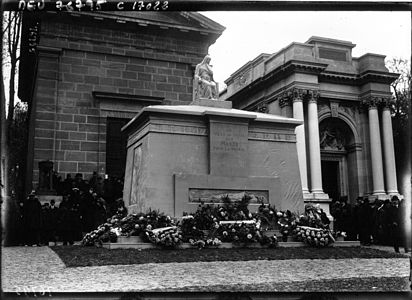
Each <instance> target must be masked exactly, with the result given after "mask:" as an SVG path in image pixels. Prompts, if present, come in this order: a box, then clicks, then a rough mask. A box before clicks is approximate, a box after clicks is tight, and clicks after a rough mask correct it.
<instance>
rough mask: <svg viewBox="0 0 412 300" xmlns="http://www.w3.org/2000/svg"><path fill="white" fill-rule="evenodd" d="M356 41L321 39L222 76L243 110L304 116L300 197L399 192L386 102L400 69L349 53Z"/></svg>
mask: <svg viewBox="0 0 412 300" xmlns="http://www.w3.org/2000/svg"><path fill="white" fill-rule="evenodd" d="M354 47H355V45H354V44H352V43H351V42H348V41H341V40H335V39H329V38H322V37H311V38H310V39H309V40H308V41H307V42H305V43H292V44H290V45H289V46H287V47H285V48H283V49H282V50H280V51H279V52H277V53H274V54H261V55H259V56H258V57H256V58H255V59H254V60H253V61H250V62H248V63H247V64H245V65H244V66H243V67H241V68H240V69H239V70H237V71H236V72H235V73H233V75H231V76H230V78H228V79H227V80H226V84H227V90H226V91H225V92H224V93H223V94H222V95H221V96H222V98H223V99H225V100H227V101H232V103H233V106H234V107H236V108H240V109H245V110H252V111H261V112H266V113H269V114H275V115H282V116H285V117H293V118H297V119H300V120H304V124H303V125H301V126H299V127H298V128H297V129H296V139H297V150H298V158H299V168H300V176H301V183H302V192H303V196H304V199H305V201H313V202H318V203H320V204H321V205H322V204H325V207H327V205H326V204H327V202H329V201H330V200H329V199H338V198H340V197H341V196H348V198H349V199H350V200H351V201H354V199H356V197H358V196H368V197H370V198H380V199H385V198H388V197H390V196H391V195H397V194H398V186H397V179H396V169H395V156H394V148H393V136H392V124H391V115H390V110H389V105H390V103H391V101H392V96H391V91H390V83H391V82H392V81H394V80H395V79H396V78H397V77H398V74H393V73H390V72H389V71H388V69H387V68H386V67H385V62H384V58H385V56H383V55H378V54H371V53H367V54H365V55H363V56H361V57H359V58H355V57H352V49H353V48H354Z"/></svg>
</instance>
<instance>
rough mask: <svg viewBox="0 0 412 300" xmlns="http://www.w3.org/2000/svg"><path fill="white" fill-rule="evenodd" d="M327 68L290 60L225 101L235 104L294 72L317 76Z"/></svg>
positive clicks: (322, 65)
mask: <svg viewBox="0 0 412 300" xmlns="http://www.w3.org/2000/svg"><path fill="white" fill-rule="evenodd" d="M327 66H328V65H327V64H324V63H317V62H307V61H298V60H290V61H288V62H286V63H285V64H283V65H282V66H279V67H277V68H276V69H273V70H271V71H269V72H268V73H266V74H265V75H264V76H262V77H259V78H257V79H256V80H254V81H252V82H251V83H250V84H248V85H245V86H244V87H242V88H240V89H239V90H237V91H235V92H234V93H233V94H232V95H231V96H229V97H228V98H227V100H230V101H232V103H236V102H238V101H239V100H241V99H244V98H245V97H246V98H247V97H248V96H250V95H253V94H255V93H256V92H257V91H259V90H264V89H265V88H266V87H268V86H270V85H271V84H272V82H278V81H280V80H282V79H284V78H286V77H287V76H289V75H290V74H292V73H294V72H298V73H306V74H314V75H319V74H320V73H321V72H322V71H323V70H325V69H326V67H327Z"/></svg>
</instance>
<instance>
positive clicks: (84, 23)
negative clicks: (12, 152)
mask: <svg viewBox="0 0 412 300" xmlns="http://www.w3.org/2000/svg"><path fill="white" fill-rule="evenodd" d="M58 16H60V15H58ZM70 18H71V19H70ZM73 19H74V20H76V21H73ZM40 32H41V38H40V45H39V46H38V52H39V54H38V67H37V78H36V83H35V89H34V96H33V100H32V101H33V102H32V103H33V111H32V114H34V115H33V116H32V121H33V122H34V126H33V123H32V124H31V126H32V127H33V128H32V132H31V137H32V141H31V142H32V145H33V150H31V151H32V152H33V153H31V155H32V156H33V159H32V160H31V161H30V162H29V164H32V169H33V174H32V178H31V180H29V181H32V182H33V187H36V184H37V180H38V162H39V161H41V160H47V159H49V160H52V161H53V162H54V163H55V165H54V169H55V170H56V171H57V172H58V173H59V174H60V175H62V177H63V178H64V177H65V176H66V174H68V173H71V174H73V173H83V175H84V177H88V176H89V175H90V174H91V173H92V172H93V171H96V170H98V171H99V173H100V174H104V173H105V157H106V120H107V118H106V116H107V115H110V113H108V112H107V111H108V110H109V111H110V109H112V110H116V107H113V108H110V107H109V108H107V107H106V108H105V111H104V112H103V111H102V109H101V105H100V102H99V100H98V99H95V98H94V97H93V95H92V92H93V91H99V92H109V93H119V94H127V95H138V96H141V97H149V98H150V97H160V98H163V99H164V100H163V104H187V103H189V102H190V101H191V100H192V77H193V69H194V66H195V64H196V63H198V62H199V61H200V60H201V59H202V57H203V56H204V55H205V54H206V53H207V48H208V46H209V44H208V42H207V41H206V39H202V38H198V39H197V40H196V39H194V38H193V37H192V38H190V35H189V36H185V35H183V33H180V35H179V34H176V32H174V31H173V32H172V29H147V28H143V27H141V28H140V27H139V26H137V25H136V24H134V27H130V25H127V24H118V23H116V22H114V21H108V22H106V21H104V22H103V21H101V20H96V19H83V17H77V18H76V17H68V19H67V20H64V19H63V20H62V19H61V18H53V17H48V18H44V19H43V20H42V22H41V31H40ZM126 102H127V101H126ZM121 104H122V105H123V107H124V106H126V111H127V113H126V115H127V116H129V117H131V116H133V115H134V114H135V113H137V112H138V111H139V110H140V109H141V108H142V107H143V105H142V104H141V103H133V102H130V101H129V102H127V103H126V104H127V105H125V104H124V103H121ZM114 113H115V112H114ZM112 114H113V112H112ZM29 160H30V159H29ZM29 176H30V174H29Z"/></svg>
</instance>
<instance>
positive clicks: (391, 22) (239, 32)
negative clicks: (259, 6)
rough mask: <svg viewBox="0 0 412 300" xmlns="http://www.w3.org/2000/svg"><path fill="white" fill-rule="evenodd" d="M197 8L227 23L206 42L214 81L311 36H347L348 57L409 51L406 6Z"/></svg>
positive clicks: (407, 53) (402, 54)
mask: <svg viewBox="0 0 412 300" xmlns="http://www.w3.org/2000/svg"><path fill="white" fill-rule="evenodd" d="M201 13H202V14H203V15H205V16H206V17H208V18H210V19H212V20H214V21H216V22H218V23H219V24H221V25H223V26H225V27H226V30H225V31H224V32H223V34H222V35H221V36H220V38H218V39H217V41H216V43H215V44H214V45H212V46H211V47H210V48H209V54H210V55H211V57H212V61H211V64H212V65H213V71H214V78H215V81H217V82H219V83H223V82H224V81H225V80H226V79H227V78H228V77H229V76H230V75H231V74H233V73H234V72H235V71H236V70H237V69H238V68H240V67H241V66H243V65H244V64H245V63H247V62H248V61H250V60H252V59H254V58H255V57H256V56H258V55H259V54H260V53H269V54H272V53H276V52H277V51H279V50H280V49H282V48H284V47H286V46H287V45H289V44H290V43H292V42H301V43H304V42H306V41H307V40H308V39H309V38H310V37H311V36H321V37H327V38H333V39H339V40H345V41H350V42H352V43H353V44H356V47H355V48H353V50H352V55H353V57H359V56H362V55H363V54H365V53H376V54H383V55H386V57H387V58H391V57H403V58H406V59H408V60H410V57H411V13H410V12H326V11H322V12H275V11H273V12H264V11H260V12H235V11H228V12H201ZM220 85H223V84H220Z"/></svg>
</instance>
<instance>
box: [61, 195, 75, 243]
mask: <svg viewBox="0 0 412 300" xmlns="http://www.w3.org/2000/svg"><path fill="white" fill-rule="evenodd" d="M70 209H71V205H70V203H69V200H68V196H67V195H66V196H63V199H62V202H61V203H60V206H59V232H60V234H59V235H60V237H61V240H62V241H63V246H66V245H67V243H69V244H73V238H72V236H71V229H70V216H69V214H70Z"/></svg>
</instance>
